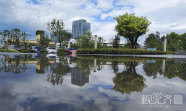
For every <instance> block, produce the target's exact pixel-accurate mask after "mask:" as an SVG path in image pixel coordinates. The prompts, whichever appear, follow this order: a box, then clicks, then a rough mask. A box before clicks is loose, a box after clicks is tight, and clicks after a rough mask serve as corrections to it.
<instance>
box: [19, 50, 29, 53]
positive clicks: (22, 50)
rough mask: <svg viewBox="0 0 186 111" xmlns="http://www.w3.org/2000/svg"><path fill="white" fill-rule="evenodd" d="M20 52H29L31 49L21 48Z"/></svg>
mask: <svg viewBox="0 0 186 111" xmlns="http://www.w3.org/2000/svg"><path fill="white" fill-rule="evenodd" d="M20 52H22V53H31V51H30V50H29V49H21V50H20Z"/></svg>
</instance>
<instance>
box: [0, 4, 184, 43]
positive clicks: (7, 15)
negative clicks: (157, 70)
mask: <svg viewBox="0 0 186 111" xmlns="http://www.w3.org/2000/svg"><path fill="white" fill-rule="evenodd" d="M39 3H40V4H34V2H30V3H27V2H26V0H9V1H6V0H1V1H0V10H1V12H0V23H1V24H2V26H1V27H0V28H1V29H2V28H6V26H7V27H8V28H10V27H11V25H12V27H11V28H14V27H17V26H22V27H26V28H27V29H30V30H32V31H33V30H37V29H43V30H46V29H47V26H46V23H47V22H49V21H51V20H52V19H53V18H57V19H63V20H64V22H65V28H66V29H67V30H71V29H72V28H71V27H72V21H73V20H76V19H80V18H83V19H86V20H87V21H88V22H90V23H91V29H92V32H93V34H98V35H99V36H102V37H104V39H106V40H109V39H111V38H113V37H114V36H115V34H116V32H115V31H114V26H115V24H116V22H115V21H113V20H111V21H110V20H108V19H107V18H108V17H111V18H114V17H116V16H118V15H120V14H124V13H125V12H129V13H136V15H137V16H146V17H147V18H148V19H149V20H150V21H151V22H152V24H151V26H150V27H149V29H150V30H149V32H148V33H151V32H156V31H160V32H165V33H169V32H171V31H175V32H177V33H183V32H184V31H185V29H186V24H185V23H186V14H185V10H186V7H185V6H186V1H184V0H171V1H170V0H150V1H149V0H143V1H140V0H132V1H131V0H118V1H115V2H114V0H97V5H95V4H94V3H92V2H90V0H53V1H51V0H39ZM114 4H115V5H114ZM118 5H120V6H118ZM121 6H123V7H121ZM95 16H100V18H99V17H98V18H95ZM15 24H16V26H14V25H15ZM33 33H34V32H33ZM143 41H144V39H143V38H142V39H140V43H141V44H143Z"/></svg>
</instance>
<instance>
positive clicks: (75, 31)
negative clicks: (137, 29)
mask: <svg viewBox="0 0 186 111" xmlns="http://www.w3.org/2000/svg"><path fill="white" fill-rule="evenodd" d="M88 30H89V31H90V23H88V22H87V21H86V20H84V19H80V20H76V21H73V22H72V37H73V38H74V39H78V38H79V37H81V36H82V35H85V34H86V33H87V31H88Z"/></svg>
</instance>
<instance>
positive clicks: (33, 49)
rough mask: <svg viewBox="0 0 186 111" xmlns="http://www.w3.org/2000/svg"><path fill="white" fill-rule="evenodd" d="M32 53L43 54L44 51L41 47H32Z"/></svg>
mask: <svg viewBox="0 0 186 111" xmlns="http://www.w3.org/2000/svg"><path fill="white" fill-rule="evenodd" d="M30 51H31V52H41V51H42V49H41V47H39V46H32V47H31V49H30Z"/></svg>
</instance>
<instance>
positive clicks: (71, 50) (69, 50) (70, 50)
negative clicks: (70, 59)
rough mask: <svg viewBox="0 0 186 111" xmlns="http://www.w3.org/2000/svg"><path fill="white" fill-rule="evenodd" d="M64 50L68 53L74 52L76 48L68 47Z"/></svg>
mask: <svg viewBox="0 0 186 111" xmlns="http://www.w3.org/2000/svg"><path fill="white" fill-rule="evenodd" d="M66 52H67V53H69V54H76V53H77V50H76V49H74V48H69V49H67V50H66Z"/></svg>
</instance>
